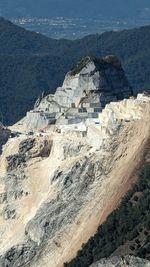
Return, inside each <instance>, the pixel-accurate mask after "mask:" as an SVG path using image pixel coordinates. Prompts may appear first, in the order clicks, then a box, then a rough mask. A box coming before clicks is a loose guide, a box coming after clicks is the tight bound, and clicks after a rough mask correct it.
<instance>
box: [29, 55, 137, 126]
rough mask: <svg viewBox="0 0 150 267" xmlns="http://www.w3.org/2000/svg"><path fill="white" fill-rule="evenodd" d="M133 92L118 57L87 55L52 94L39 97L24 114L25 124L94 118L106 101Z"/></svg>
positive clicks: (70, 121)
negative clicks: (30, 109)
mask: <svg viewBox="0 0 150 267" xmlns="http://www.w3.org/2000/svg"><path fill="white" fill-rule="evenodd" d="M132 94H133V92H132V89H131V87H130V85H129V83H128V81H127V78H126V76H125V73H124V71H123V69H122V66H121V63H120V61H119V60H118V58H116V57H115V56H107V57H105V58H92V57H86V58H84V59H83V60H82V61H81V62H79V63H78V64H77V65H76V66H75V67H74V69H72V71H70V72H69V73H67V75H66V77H65V80H64V83H63V85H62V87H59V88H57V90H56V93H55V94H54V95H48V96H46V97H44V98H39V99H38V101H37V102H36V104H35V109H34V110H33V111H31V112H28V113H27V120H26V124H27V126H28V127H30V128H32V129H34V128H42V127H47V126H49V125H50V124H62V125H64V124H74V123H79V122H81V121H85V120H87V119H90V118H91V119H92V120H93V118H95V119H97V118H98V113H99V112H101V111H102V109H103V108H104V107H105V105H106V104H108V103H110V102H111V101H117V100H121V99H124V98H128V97H130V96H132Z"/></svg>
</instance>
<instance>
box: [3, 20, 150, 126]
mask: <svg viewBox="0 0 150 267" xmlns="http://www.w3.org/2000/svg"><path fill="white" fill-rule="evenodd" d="M109 54H110V55H111V54H114V55H116V56H118V57H119V58H120V59H121V60H122V62H123V67H124V69H125V71H126V74H127V76H128V79H129V81H130V83H131V85H132V86H133V87H134V88H139V89H141V88H148V89H149V88H150V63H149V62H150V26H146V27H141V28H138V29H133V30H124V31H120V32H112V31H111V32H106V33H104V34H102V35H98V34H95V35H89V36H86V37H84V38H82V39H78V40H75V41H69V40H63V39H61V40H54V39H51V38H48V37H45V36H42V35H41V34H36V33H34V32H30V31H27V30H25V29H23V28H21V27H18V26H16V25H14V24H12V23H11V22H9V21H7V20H5V19H3V18H1V19H0V60H1V64H0V121H1V120H2V121H3V122H4V123H6V124H11V123H14V122H16V121H17V120H19V119H20V118H21V117H23V116H24V115H25V113H26V111H27V110H30V109H31V108H32V107H33V104H34V102H35V101H36V99H37V97H38V96H39V95H40V94H41V93H42V92H43V91H46V92H47V93H51V92H54V90H55V89H56V88H57V87H58V86H60V85H61V83H62V81H63V77H64V75H65V73H66V72H67V71H68V70H69V69H70V68H72V67H73V66H74V65H75V64H76V62H77V61H78V60H80V59H81V58H83V57H84V56H87V55H94V56H99V57H101V56H102V57H103V56H106V55H109Z"/></svg>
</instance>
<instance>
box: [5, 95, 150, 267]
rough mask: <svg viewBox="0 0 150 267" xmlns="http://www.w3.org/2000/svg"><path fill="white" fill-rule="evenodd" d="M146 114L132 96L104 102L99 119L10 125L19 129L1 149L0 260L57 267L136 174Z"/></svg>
mask: <svg viewBox="0 0 150 267" xmlns="http://www.w3.org/2000/svg"><path fill="white" fill-rule="evenodd" d="M149 116H150V99H149V97H146V96H138V98H137V99H129V100H125V101H121V102H119V103H111V104H109V105H107V106H106V108H105V109H104V110H103V112H102V114H100V115H99V118H97V119H98V120H99V124H95V123H94V121H93V122H87V123H83V122H82V123H81V124H76V125H67V126H66V125H57V127H55V128H54V127H51V128H47V129H45V131H44V132H39V131H35V132H34V133H32V134H31V133H30V132H29V130H28V129H27V128H26V131H24V130H23V126H24V124H25V123H26V122H25V120H24V123H23V122H22V124H23V125H21V123H20V125H19V124H18V125H15V126H14V128H13V127H12V128H11V130H12V131H13V129H15V130H16V128H17V127H18V129H20V130H21V127H22V131H20V134H19V136H18V137H14V138H11V139H9V140H8V142H7V143H6V144H5V145H4V146H3V153H2V155H1V157H0V226H1V227H0V255H1V258H0V266H2V267H4V266H5V267H6V266H7V267H10V266H11V267H16V266H18V267H19V266H23V267H24V266H30V267H35V266H36V267H43V266H45V267H49V266H53V267H62V266H63V264H64V263H65V262H67V261H69V260H71V259H72V258H73V257H74V256H75V255H76V252H77V250H79V249H80V248H81V246H82V244H83V243H85V242H87V240H88V239H89V238H90V236H91V235H93V234H94V233H95V231H96V229H97V227H98V225H99V224H101V223H102V222H103V221H104V220H105V219H106V217H107V216H108V214H110V213H111V211H112V210H114V208H116V207H117V205H118V204H119V203H120V201H121V198H122V197H123V196H124V195H125V194H126V192H127V191H128V190H129V188H130V187H131V186H132V184H133V183H134V182H135V181H136V175H133V173H134V174H135V173H136V169H137V167H138V166H139V165H140V163H141V162H142V157H143V153H144V149H145V146H146V143H147V142H148V140H149V133H150V121H149ZM102 266H103V265H102ZM104 266H105V265H104Z"/></svg>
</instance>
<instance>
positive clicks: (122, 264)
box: [90, 256, 150, 267]
mask: <svg viewBox="0 0 150 267" xmlns="http://www.w3.org/2000/svg"><path fill="white" fill-rule="evenodd" d="M149 266H150V262H149V261H147V260H144V259H140V258H136V257H133V256H126V257H113V258H109V259H102V260H100V261H99V262H96V263H93V264H92V265H90V267H149Z"/></svg>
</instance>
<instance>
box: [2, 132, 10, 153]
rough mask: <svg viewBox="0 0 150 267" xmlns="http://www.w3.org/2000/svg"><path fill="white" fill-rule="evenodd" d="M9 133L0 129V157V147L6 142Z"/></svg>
mask: <svg viewBox="0 0 150 267" xmlns="http://www.w3.org/2000/svg"><path fill="white" fill-rule="evenodd" d="M10 133H11V131H10V130H8V129H5V128H2V127H0V155H1V153H2V146H3V145H4V144H5V143H6V142H7V141H8V139H9V137H10Z"/></svg>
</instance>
